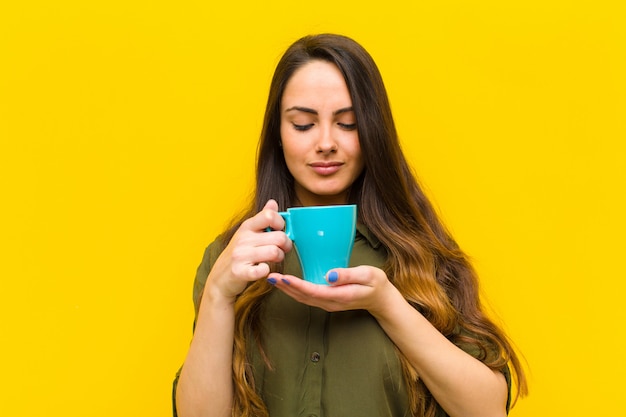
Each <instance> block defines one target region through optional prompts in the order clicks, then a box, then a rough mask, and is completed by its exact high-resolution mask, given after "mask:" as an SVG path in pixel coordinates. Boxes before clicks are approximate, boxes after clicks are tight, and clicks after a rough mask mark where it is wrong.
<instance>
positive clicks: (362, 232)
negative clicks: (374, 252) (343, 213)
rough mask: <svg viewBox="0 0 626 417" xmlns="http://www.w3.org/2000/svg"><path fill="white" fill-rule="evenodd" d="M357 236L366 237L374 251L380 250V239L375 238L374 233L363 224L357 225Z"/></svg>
mask: <svg viewBox="0 0 626 417" xmlns="http://www.w3.org/2000/svg"><path fill="white" fill-rule="evenodd" d="M356 236H357V238H358V237H359V236H361V237H364V238H365V239H366V240H367V242H368V243H369V244H370V246H371V247H372V248H374V249H378V247H379V246H380V240H378V238H377V237H376V236H374V233H372V232H371V231H370V229H369V228H368V227H367V226H365V225H364V224H362V223H357V225H356Z"/></svg>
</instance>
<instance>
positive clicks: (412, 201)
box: [174, 34, 526, 417]
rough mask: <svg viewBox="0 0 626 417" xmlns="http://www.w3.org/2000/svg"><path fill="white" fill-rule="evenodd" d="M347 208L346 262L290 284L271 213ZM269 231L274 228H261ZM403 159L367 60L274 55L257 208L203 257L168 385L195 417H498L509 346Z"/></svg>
mask: <svg viewBox="0 0 626 417" xmlns="http://www.w3.org/2000/svg"><path fill="white" fill-rule="evenodd" d="M334 204H356V205H357V207H358V222H359V224H358V227H357V236H356V240H355V244H354V249H353V254H352V258H351V265H350V267H349V268H345V269H336V270H332V271H329V272H328V274H327V276H326V278H327V280H328V282H329V283H330V285H329V286H320V285H314V284H311V283H309V282H305V281H303V280H301V279H300V278H298V277H299V276H301V271H300V268H299V265H298V262H297V258H296V254H295V251H292V250H291V249H292V243H291V241H290V240H289V239H288V238H287V237H286V235H285V233H284V232H282V230H283V227H284V221H283V219H282V217H281V216H280V215H279V214H278V210H279V209H280V210H285V209H286V208H288V207H294V206H312V205H334ZM268 228H270V229H272V230H273V231H270V232H266V230H267V229H268ZM478 294H479V293H478V281H477V277H476V274H475V272H474V270H473V269H472V266H471V265H470V263H469V262H468V260H467V257H466V255H465V254H464V253H463V252H462V251H461V250H460V249H459V247H458V245H457V244H456V243H455V241H454V240H453V238H452V237H451V236H450V234H449V233H448V232H447V231H446V229H445V228H444V226H443V225H442V223H441V221H440V220H439V219H438V217H437V214H436V213H435V211H434V209H433V207H432V206H431V204H430V203H429V201H428V200H427V198H426V196H425V195H424V193H423V191H422V190H421V189H420V187H419V185H418V183H417V181H416V179H415V178H414V176H413V174H412V172H411V170H410V168H409V166H408V164H407V161H406V159H405V157H404V155H403V154H402V151H401V148H400V145H399V141H398V136H397V133H396V130H395V126H394V121H393V118H392V115H391V110H390V106H389V103H388V99H387V94H386V91H385V88H384V85H383V81H382V78H381V76H380V73H379V71H378V69H377V67H376V65H375V63H374V61H373V60H372V58H371V57H370V55H369V54H368V53H367V52H366V51H365V50H364V49H363V48H362V47H361V46H360V45H359V44H357V43H356V42H354V41H353V40H351V39H349V38H347V37H344V36H339V35H332V34H323V35H317V36H307V37H304V38H302V39H300V40H298V41H297V42H295V43H294V44H293V45H292V46H291V47H290V48H289V49H288V50H287V51H286V52H285V54H284V56H283V57H282V59H281V61H280V62H279V64H278V66H277V68H276V71H275V74H274V77H273V80H272V83H271V88H270V94H269V98H268V102H267V108H266V112H265V121H264V125H263V131H262V134H261V139H260V144H259V151H258V161H257V182H256V191H255V196H254V201H253V202H252V207H251V208H250V210H249V211H248V213H247V214H246V215H245V216H243V218H242V219H240V220H239V221H238V222H236V224H235V225H234V226H232V227H231V228H230V229H229V230H227V231H226V232H225V233H224V234H223V235H222V236H220V237H219V238H218V239H217V240H216V241H215V242H213V243H212V244H211V245H210V246H209V247H208V248H207V250H206V252H205V254H204V258H203V260H202V263H201V265H200V267H199V268H198V273H197V276H196V281H195V284H194V302H195V306H196V319H195V328H194V336H193V339H192V343H191V345H190V348H189V352H188V354H187V358H186V360H185V363H184V365H183V367H182V369H181V371H180V372H179V375H178V376H177V379H176V381H175V386H174V395H175V404H174V412H175V414H176V413H177V414H178V415H179V416H181V417H192V416H271V417H294V416H319V417H322V416H325V417H350V416H355V417H356V416H358V417H363V416H381V417H382V416H385V417H386V416H420V417H423V416H424V417H425V416H429V417H432V416H446V415H449V416H463V417H471V416H480V417H489V416H504V415H506V414H507V412H508V409H509V406H510V403H511V375H512V376H513V379H514V380H516V381H517V386H518V387H519V390H518V391H519V392H520V393H521V394H525V393H526V382H525V378H524V373H523V370H522V368H521V366H520V362H519V360H518V357H517V356H516V354H515V352H514V350H513V349H512V346H511V344H510V342H509V341H508V339H507V338H506V336H505V335H504V334H503V332H502V331H501V330H500V329H499V328H498V327H497V326H496V325H495V324H494V323H493V322H491V321H490V320H489V319H488V318H487V317H486V316H485V314H484V313H483V311H482V308H481V304H480V300H479V295H478Z"/></svg>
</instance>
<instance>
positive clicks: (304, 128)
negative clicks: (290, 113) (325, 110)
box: [292, 123, 313, 132]
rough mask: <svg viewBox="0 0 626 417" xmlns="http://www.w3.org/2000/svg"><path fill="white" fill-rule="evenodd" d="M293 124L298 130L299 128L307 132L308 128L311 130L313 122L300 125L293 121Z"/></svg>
mask: <svg viewBox="0 0 626 417" xmlns="http://www.w3.org/2000/svg"><path fill="white" fill-rule="evenodd" d="M292 125H293V128H294V129H296V130H298V131H300V132H305V131H307V130H309V129H310V128H312V127H313V123H309V124H306V125H298V124H295V123H292Z"/></svg>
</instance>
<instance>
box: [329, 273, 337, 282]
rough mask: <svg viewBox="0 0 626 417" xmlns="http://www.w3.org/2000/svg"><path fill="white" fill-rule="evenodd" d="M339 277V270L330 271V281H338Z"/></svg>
mask: <svg viewBox="0 0 626 417" xmlns="http://www.w3.org/2000/svg"><path fill="white" fill-rule="evenodd" d="M338 278H339V274H338V273H337V271H330V272H329V273H328V282H337V279H338Z"/></svg>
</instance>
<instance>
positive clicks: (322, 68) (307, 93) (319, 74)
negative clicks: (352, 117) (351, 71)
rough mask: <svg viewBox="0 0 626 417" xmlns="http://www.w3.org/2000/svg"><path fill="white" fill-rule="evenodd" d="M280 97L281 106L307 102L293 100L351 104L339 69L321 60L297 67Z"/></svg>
mask: <svg viewBox="0 0 626 417" xmlns="http://www.w3.org/2000/svg"><path fill="white" fill-rule="evenodd" d="M282 99H283V100H282V102H283V107H284V106H285V105H294V104H297V105H304V104H307V103H301V102H297V103H294V102H293V101H302V100H304V101H307V102H311V103H312V104H314V103H317V104H320V103H321V102H326V101H333V102H341V103H342V104H343V105H351V100H350V93H349V91H348V86H347V85H346V82H345V80H344V78H343V75H342V74H341V71H339V68H337V66H336V65H335V64H333V63H331V62H327V61H321V60H315V61H311V62H308V63H306V64H304V65H303V66H302V67H300V68H298V69H297V70H296V71H295V72H294V73H293V75H292V76H291V78H290V79H289V81H288V82H287V85H286V86H285V90H284V91H283V97H282Z"/></svg>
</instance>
